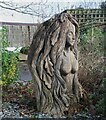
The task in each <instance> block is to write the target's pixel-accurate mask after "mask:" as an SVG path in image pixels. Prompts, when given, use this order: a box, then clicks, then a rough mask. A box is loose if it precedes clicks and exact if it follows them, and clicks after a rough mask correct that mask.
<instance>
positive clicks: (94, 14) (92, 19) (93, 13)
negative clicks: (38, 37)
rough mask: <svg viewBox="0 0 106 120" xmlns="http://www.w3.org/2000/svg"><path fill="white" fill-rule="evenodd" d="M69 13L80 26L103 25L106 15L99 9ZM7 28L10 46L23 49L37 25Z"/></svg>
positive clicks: (12, 25)
mask: <svg viewBox="0 0 106 120" xmlns="http://www.w3.org/2000/svg"><path fill="white" fill-rule="evenodd" d="M70 13H71V14H72V15H73V16H74V17H75V18H76V19H77V20H78V22H79V24H80V26H82V24H83V25H84V27H85V26H86V24H87V25H89V24H105V23H106V13H105V12H104V11H103V10H101V9H72V10H70ZM2 25H5V26H7V28H8V41H9V42H10V46H14V47H23V46H28V45H30V43H31V41H32V38H33V35H34V32H35V31H36V30H37V27H38V26H39V24H28V23H27V24H26V23H7V22H6V23H5V22H3V23H2Z"/></svg>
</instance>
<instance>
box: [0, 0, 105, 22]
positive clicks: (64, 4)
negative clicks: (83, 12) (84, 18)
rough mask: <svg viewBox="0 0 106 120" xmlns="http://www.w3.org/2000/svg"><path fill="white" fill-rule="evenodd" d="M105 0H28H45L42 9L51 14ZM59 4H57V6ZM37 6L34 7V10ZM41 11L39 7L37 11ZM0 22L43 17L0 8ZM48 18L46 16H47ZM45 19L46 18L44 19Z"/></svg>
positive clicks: (40, 19)
mask: <svg viewBox="0 0 106 120" xmlns="http://www.w3.org/2000/svg"><path fill="white" fill-rule="evenodd" d="M0 1H2V0H0ZM3 1H8V2H9V1H12V2H15V3H17V4H18V3H19V4H26V3H28V2H29V0H3ZM103 1H105V0H30V2H33V3H36V2H41V3H43V2H46V3H47V4H48V5H49V6H51V7H47V8H44V9H43V12H44V14H45V15H46V14H51V16H53V15H54V14H56V13H58V12H62V11H63V10H65V9H67V8H68V9H70V8H72V6H73V5H74V7H75V6H78V5H80V4H81V5H85V3H87V2H93V3H94V2H95V3H98V2H103ZM58 5H59V6H58ZM36 9H37V8H35V10H36ZM41 12H42V11H41V10H40V9H39V13H41ZM0 14H1V15H0V22H18V23H38V22H42V21H43V20H44V19H43V18H41V17H38V16H31V15H25V14H22V13H17V12H15V11H11V10H6V9H3V8H0ZM47 19H48V18H47ZM45 20H46V19H45Z"/></svg>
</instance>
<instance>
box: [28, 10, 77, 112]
mask: <svg viewBox="0 0 106 120" xmlns="http://www.w3.org/2000/svg"><path fill="white" fill-rule="evenodd" d="M70 22H71V23H72V24H73V25H74V26H75V30H76V35H75V37H76V38H75V39H76V40H75V45H74V54H75V56H76V58H77V38H78V23H77V21H76V20H75V18H74V17H73V16H72V15H70V14H69V13H67V11H64V12H62V13H61V14H56V15H55V16H53V17H52V18H50V19H49V20H47V21H46V22H44V23H42V24H41V25H40V26H39V28H38V29H37V31H36V33H35V34H34V36H33V41H32V44H31V46H30V50H29V55H28V64H29V67H30V70H31V73H32V75H33V78H34V82H35V83H36V89H37V101H38V104H39V105H38V106H39V107H38V109H42V111H43V109H45V111H47V110H50V109H51V108H52V107H53V106H52V105H53V102H54V100H53V99H54V98H53V95H54V96H55V101H57V103H55V104H58V105H59V104H61V105H59V106H60V107H61V106H62V104H65V101H66V100H65V98H63V97H64V96H63V95H59V94H60V93H62V89H63V88H64V87H65V86H64V85H65V81H64V80H63V79H61V78H59V77H57V78H56V76H57V75H56V74H57V73H56V72H55V70H56V64H57V59H58V57H59V56H60V55H61V53H62V52H63V50H64V47H65V44H66V33H67V31H68V29H69V23H70ZM54 89H55V90H54ZM56 96H57V97H56ZM58 96H61V97H58ZM60 98H62V100H63V103H62V102H61V100H59V99H60ZM44 99H45V100H44ZM57 108H58V107H57ZM60 109H61V108H60ZM58 111H59V110H58Z"/></svg>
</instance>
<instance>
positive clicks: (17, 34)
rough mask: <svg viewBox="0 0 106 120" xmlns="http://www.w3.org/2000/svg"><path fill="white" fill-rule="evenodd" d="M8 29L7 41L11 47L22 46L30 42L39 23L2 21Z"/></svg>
mask: <svg viewBox="0 0 106 120" xmlns="http://www.w3.org/2000/svg"><path fill="white" fill-rule="evenodd" d="M3 25H5V26H6V27H7V29H8V33H7V34H8V41H9V43H10V46H11V47H24V46H29V45H30V44H31V41H32V38H33V35H34V33H35V31H36V29H37V27H38V25H39V24H28V23H27V24H24V23H3Z"/></svg>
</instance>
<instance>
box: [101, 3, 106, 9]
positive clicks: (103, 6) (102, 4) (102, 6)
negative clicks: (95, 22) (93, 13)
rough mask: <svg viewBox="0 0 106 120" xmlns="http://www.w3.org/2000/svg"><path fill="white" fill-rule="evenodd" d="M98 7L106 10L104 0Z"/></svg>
mask: <svg viewBox="0 0 106 120" xmlns="http://www.w3.org/2000/svg"><path fill="white" fill-rule="evenodd" d="M100 7H101V9H103V10H106V1H104V2H102V3H101V5H100Z"/></svg>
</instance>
